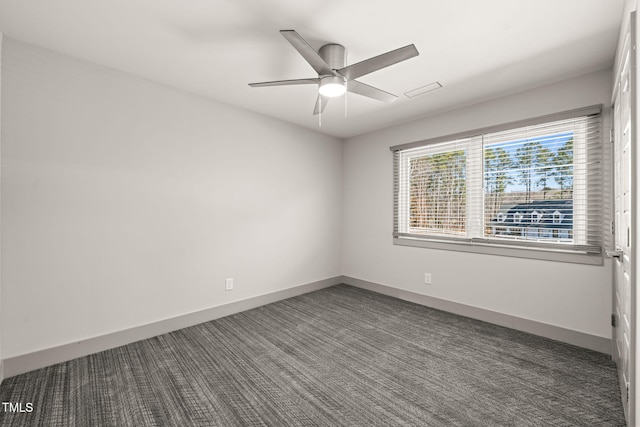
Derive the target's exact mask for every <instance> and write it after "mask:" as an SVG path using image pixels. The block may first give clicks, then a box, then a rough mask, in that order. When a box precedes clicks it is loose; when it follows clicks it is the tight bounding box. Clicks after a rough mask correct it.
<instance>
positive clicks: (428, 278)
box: [424, 273, 431, 285]
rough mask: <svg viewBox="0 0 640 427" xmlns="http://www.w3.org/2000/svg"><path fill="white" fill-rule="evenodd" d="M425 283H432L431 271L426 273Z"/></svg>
mask: <svg viewBox="0 0 640 427" xmlns="http://www.w3.org/2000/svg"><path fill="white" fill-rule="evenodd" d="M424 284H425V285H430V284H431V273H424Z"/></svg>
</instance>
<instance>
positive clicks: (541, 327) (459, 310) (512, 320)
mask: <svg viewBox="0 0 640 427" xmlns="http://www.w3.org/2000/svg"><path fill="white" fill-rule="evenodd" d="M342 283H344V284H347V285H351V286H355V287H358V288H362V289H367V290H369V291H373V292H377V293H380V294H384V295H388V296H391V297H395V298H399V299H402V300H405V301H410V302H413V303H416V304H420V305H424V306H427V307H432V308H436V309H439V310H443V311H447V312H449V313H454V314H458V315H461V316H465V317H470V318H472V319H477V320H482V321H484V322H488V323H493V324H495V325H499V326H505V327H507V328H511V329H515V330H518V331H522V332H528V333H530V334H533V335H538V336H541V337H545V338H550V339H553V340H556V341H561V342H564V343H567V344H572V345H575V346H578V347H582V348H587V349H590V350H594V351H598V352H600V353H604V354H609V355H610V354H611V350H612V347H611V345H612V343H611V339H608V338H604V337H600V336H596V335H590V334H587V333H584V332H579V331H574V330H571V329H565V328H562V327H559V326H554V325H549V324H547V323H542V322H536V321H534V320H528V319H523V318H520V317H515V316H511V315H508V314H504V313H498V312H495V311H491V310H487V309H484V308H478V307H473V306H470V305H465V304H460V303H457V302H452V301H447V300H443V299H440V298H435V297H431V296H428V295H422V294H418V293H415V292H411V291H405V290H402V289H397V288H393V287H391V286H386V285H381V284H379V283H373V282H369V281H366V280H362V279H356V278H354V277H349V276H342Z"/></svg>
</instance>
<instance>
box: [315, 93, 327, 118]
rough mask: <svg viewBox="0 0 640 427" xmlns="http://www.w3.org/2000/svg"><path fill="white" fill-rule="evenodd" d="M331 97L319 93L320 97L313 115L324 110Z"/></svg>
mask: <svg viewBox="0 0 640 427" xmlns="http://www.w3.org/2000/svg"><path fill="white" fill-rule="evenodd" d="M329 99H330V98H328V97H326V96H323V95H320V94H318V99H316V107H315V108H314V109H313V115H314V116H317V115H318V114H320V113H322V112H324V109H325V107H326V106H327V104H328V103H329Z"/></svg>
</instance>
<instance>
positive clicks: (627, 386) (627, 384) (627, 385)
mask: <svg viewBox="0 0 640 427" xmlns="http://www.w3.org/2000/svg"><path fill="white" fill-rule="evenodd" d="M625 386H626V389H627V390H626V391H627V393H626V394H627V403H629V383H628V382H627V383H626V384H625Z"/></svg>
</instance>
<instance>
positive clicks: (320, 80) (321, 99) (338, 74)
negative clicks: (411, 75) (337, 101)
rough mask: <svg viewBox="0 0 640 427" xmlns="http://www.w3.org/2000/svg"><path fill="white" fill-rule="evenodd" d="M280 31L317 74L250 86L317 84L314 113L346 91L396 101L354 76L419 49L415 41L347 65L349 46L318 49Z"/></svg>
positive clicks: (407, 57)
mask: <svg viewBox="0 0 640 427" xmlns="http://www.w3.org/2000/svg"><path fill="white" fill-rule="evenodd" d="M280 34H282V35H283V36H284V38H285V39H287V40H288V41H289V43H291V45H292V46H293V47H294V48H295V49H296V50H297V51H298V52H299V53H300V55H302V57H303V58H304V59H306V61H307V62H308V63H309V65H311V67H313V69H314V70H315V71H316V73H318V77H313V78H308V79H294V80H278V81H272V82H260V83H249V86H251V87H264V86H286V85H304V84H317V85H318V99H317V100H316V106H315V108H314V110H313V114H314V115H316V114H319V113H322V111H323V110H324V108H325V107H326V106H327V103H328V102H329V99H330V98H335V97H338V96H341V95H343V94H344V93H345V92H347V91H348V92H351V93H357V94H358V95H362V96H367V97H369V98H373V99H377V100H380V101H384V102H392V101H394V100H395V99H396V98H397V96H396V95H393V94H391V93H389V92H385V91H383V90H380V89H378V88H375V87H373V86H369V85H366V84H364V83H362V82H359V81H357V80H355V79H357V78H358V77H362V76H364V75H366V74H369V73H373V72H374V71H378V70H380V69H382V68H385V67H388V66H390V65H393V64H397V63H398V62H401V61H404V60H407V59H409V58H413V57H414V56H418V50H417V49H416V47H415V46H414V45H413V44H410V45H408V46H405V47H401V48H400V49H396V50H392V51H390V52H387V53H383V54H382V55H378V56H374V57H373V58H369V59H365V60H364V61H361V62H358V63H355V64H352V65H349V66H345V62H346V49H345V48H344V46H342V45H340V44H335V43H330V44H325V45H324V46H322V47H321V48H320V49H319V50H318V51H317V52H316V50H315V49H314V48H312V47H311V46H310V45H309V43H307V42H306V41H305V39H303V38H302V37H301V36H300V34H298V33H297V32H295V31H294V30H281V31H280Z"/></svg>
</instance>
